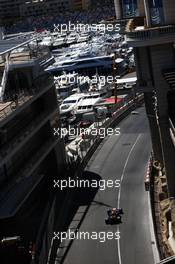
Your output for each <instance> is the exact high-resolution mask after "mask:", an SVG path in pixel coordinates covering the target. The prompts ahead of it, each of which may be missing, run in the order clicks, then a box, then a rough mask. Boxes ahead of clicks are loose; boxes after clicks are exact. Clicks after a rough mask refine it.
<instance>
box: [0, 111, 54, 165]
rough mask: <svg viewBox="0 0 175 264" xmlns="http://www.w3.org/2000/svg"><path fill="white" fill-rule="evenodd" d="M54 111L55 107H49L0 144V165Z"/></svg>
mask: <svg viewBox="0 0 175 264" xmlns="http://www.w3.org/2000/svg"><path fill="white" fill-rule="evenodd" d="M55 111H56V110H55V109H51V110H50V111H46V112H44V113H43V114H40V115H39V116H37V117H36V118H35V120H33V121H32V122H30V123H29V124H28V126H27V127H25V128H23V129H22V131H21V132H19V133H18V135H17V136H15V137H14V138H13V139H12V140H10V141H9V142H7V143H5V146H3V145H2V146H1V148H0V160H1V161H0V166H2V164H4V163H5V162H7V160H8V159H9V158H11V157H12V156H13V155H14V154H15V153H16V152H17V151H18V150H19V149H20V148H21V147H22V146H23V145H24V144H25V143H26V142H27V141H28V140H29V139H30V138H31V137H32V136H33V135H34V134H35V133H36V132H37V131H38V130H39V129H40V128H41V127H42V126H43V125H44V124H45V122H47V120H48V119H50V118H51V117H52V115H53V114H54V112H55Z"/></svg>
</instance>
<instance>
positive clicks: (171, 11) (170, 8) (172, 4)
mask: <svg viewBox="0 0 175 264" xmlns="http://www.w3.org/2000/svg"><path fill="white" fill-rule="evenodd" d="M162 2H163V8H164V17H165V24H175V1H174V0H162Z"/></svg>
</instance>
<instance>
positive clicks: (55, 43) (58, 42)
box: [53, 36, 65, 48]
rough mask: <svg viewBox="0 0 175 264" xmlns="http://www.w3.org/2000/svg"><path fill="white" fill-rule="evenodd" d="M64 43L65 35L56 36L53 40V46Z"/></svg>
mask: <svg viewBox="0 0 175 264" xmlns="http://www.w3.org/2000/svg"><path fill="white" fill-rule="evenodd" d="M64 44H65V37H62V36H57V37H56V38H55V40H54V42H53V48H57V47H60V46H63V45H64Z"/></svg>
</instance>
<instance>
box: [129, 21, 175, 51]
mask: <svg viewBox="0 0 175 264" xmlns="http://www.w3.org/2000/svg"><path fill="white" fill-rule="evenodd" d="M125 33H126V37H127V42H128V43H129V45H130V46H132V47H146V46H153V45H159V44H160V43H161V44H164V43H171V42H174V41H175V25H168V26H160V27H152V28H147V27H145V25H144V18H136V19H131V20H129V21H128V23H127V26H126V29H125Z"/></svg>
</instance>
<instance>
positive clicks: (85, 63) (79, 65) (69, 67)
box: [46, 54, 114, 73]
mask: <svg viewBox="0 0 175 264" xmlns="http://www.w3.org/2000/svg"><path fill="white" fill-rule="evenodd" d="M84 55H85V54H84ZM78 56H79V54H77V58H76V56H75V58H72V57H71V58H70V59H66V60H60V58H58V59H57V58H55V61H56V62H55V63H54V64H53V65H51V66H49V67H48V68H47V69H46V71H48V72H51V73H52V72H53V73H54V72H61V71H69V72H72V71H78V70H84V69H92V68H94V69H97V68H99V67H101V68H108V69H111V68H112V65H113V56H114V55H113V54H111V55H106V56H92V57H89V54H88V57H87V58H86V57H84V56H83V57H82V58H78ZM80 57H81V55H80Z"/></svg>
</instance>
